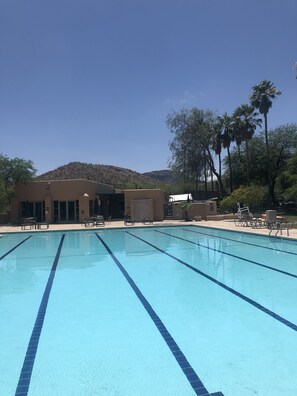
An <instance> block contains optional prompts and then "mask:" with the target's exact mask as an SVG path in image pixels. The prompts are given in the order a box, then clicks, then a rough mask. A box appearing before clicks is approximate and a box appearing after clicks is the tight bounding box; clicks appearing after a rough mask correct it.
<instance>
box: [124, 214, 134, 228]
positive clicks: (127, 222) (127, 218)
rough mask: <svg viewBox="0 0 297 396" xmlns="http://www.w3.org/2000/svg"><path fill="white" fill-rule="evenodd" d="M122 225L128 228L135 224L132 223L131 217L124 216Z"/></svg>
mask: <svg viewBox="0 0 297 396" xmlns="http://www.w3.org/2000/svg"><path fill="white" fill-rule="evenodd" d="M124 224H125V225H126V226H128V225H134V224H135V221H134V219H133V218H132V217H131V216H125V220H124Z"/></svg>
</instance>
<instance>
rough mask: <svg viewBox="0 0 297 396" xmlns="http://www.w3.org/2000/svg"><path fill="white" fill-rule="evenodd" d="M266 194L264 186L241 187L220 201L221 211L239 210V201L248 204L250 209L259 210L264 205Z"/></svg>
mask: <svg viewBox="0 0 297 396" xmlns="http://www.w3.org/2000/svg"><path fill="white" fill-rule="evenodd" d="M265 200H266V194H265V190H264V188H263V187H260V186H250V187H243V186H241V187H239V188H238V189H236V190H234V191H233V192H232V194H230V195H229V196H228V197H226V198H224V199H223V200H222V201H221V203H220V210H221V212H234V213H235V212H237V202H240V204H241V205H248V207H249V208H250V210H252V211H253V210H254V211H255V210H259V209H260V208H261V207H263V206H264V204H265Z"/></svg>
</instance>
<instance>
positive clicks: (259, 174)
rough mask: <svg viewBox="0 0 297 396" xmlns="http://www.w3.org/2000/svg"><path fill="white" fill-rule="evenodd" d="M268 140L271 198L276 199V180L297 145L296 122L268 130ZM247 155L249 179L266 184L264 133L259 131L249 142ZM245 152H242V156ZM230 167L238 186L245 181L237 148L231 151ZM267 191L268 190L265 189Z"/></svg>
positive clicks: (235, 183) (261, 184) (284, 168)
mask: <svg viewBox="0 0 297 396" xmlns="http://www.w3.org/2000/svg"><path fill="white" fill-rule="evenodd" d="M269 142H270V168H271V192H272V196H273V200H274V201H277V199H276V191H275V190H276V180H277V179H278V178H279V176H280V174H281V173H282V172H284V171H285V170H286V167H287V163H288V161H289V159H290V158H291V156H292V153H294V151H295V149H296V147H297V124H287V125H282V126H280V127H278V128H275V129H273V130H270V131H269ZM249 155H250V158H251V164H252V166H251V168H250V181H251V183H252V184H254V185H258V186H263V185H268V175H267V168H266V162H267V157H266V155H267V154H266V150H265V133H264V132H261V133H260V134H259V135H257V136H256V137H254V138H253V139H252V140H251V141H250V142H249ZM245 156H246V152H245V151H243V152H242V157H243V158H244V157H245ZM231 161H232V169H233V176H234V187H235V188H238V187H239V186H240V185H244V184H245V182H246V178H245V172H244V171H243V169H242V167H241V166H240V161H241V159H240V158H239V157H238V152H237V150H235V149H234V150H232V152H231ZM224 165H225V169H226V171H225V174H224V175H225V177H226V178H228V177H229V175H228V162H227V159H225V161H224ZM267 193H268V191H267Z"/></svg>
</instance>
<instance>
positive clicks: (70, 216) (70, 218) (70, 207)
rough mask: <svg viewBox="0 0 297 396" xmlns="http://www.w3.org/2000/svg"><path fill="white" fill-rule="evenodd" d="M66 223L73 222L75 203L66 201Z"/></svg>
mask: <svg viewBox="0 0 297 396" xmlns="http://www.w3.org/2000/svg"><path fill="white" fill-rule="evenodd" d="M67 203H68V221H71V222H74V221H75V202H74V201H68V202H67Z"/></svg>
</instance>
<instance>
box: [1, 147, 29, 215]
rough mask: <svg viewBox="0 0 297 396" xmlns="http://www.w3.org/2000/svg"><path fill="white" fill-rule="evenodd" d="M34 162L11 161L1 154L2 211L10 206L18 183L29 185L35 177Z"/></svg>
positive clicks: (14, 159) (19, 159)
mask: <svg viewBox="0 0 297 396" xmlns="http://www.w3.org/2000/svg"><path fill="white" fill-rule="evenodd" d="M35 173H36V169H35V168H34V166H33V162H32V161H27V160H24V159H21V158H13V159H10V158H8V157H7V156H6V155H3V154H0V200H1V203H0V205H1V208H2V211H4V210H6V209H7V207H8V206H9V204H10V202H11V199H12V197H13V195H14V191H15V186H16V185H17V184H18V183H27V182H29V181H31V180H32V179H33V177H34V176H35Z"/></svg>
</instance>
